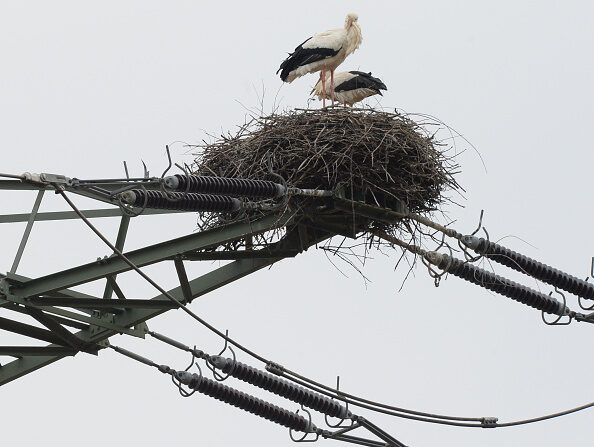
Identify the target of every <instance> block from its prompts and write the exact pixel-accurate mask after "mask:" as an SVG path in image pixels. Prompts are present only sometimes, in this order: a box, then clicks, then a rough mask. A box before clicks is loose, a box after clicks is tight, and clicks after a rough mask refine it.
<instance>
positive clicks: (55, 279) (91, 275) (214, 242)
mask: <svg viewBox="0 0 594 447" xmlns="http://www.w3.org/2000/svg"><path fill="white" fill-rule="evenodd" d="M290 220H291V217H290V216H288V215H285V216H277V215H269V216H265V217H263V218H262V219H259V220H257V221H254V222H242V223H237V224H233V225H227V226H224V227H218V228H214V229H212V230H207V231H203V232H200V233H195V234H191V235H188V236H183V237H180V238H177V239H173V240H170V241H166V242H162V243H159V244H155V245H150V246H148V247H145V248H141V249H139V250H134V251H130V252H127V253H125V254H126V256H127V257H128V259H130V261H132V262H133V263H134V264H136V265H137V266H139V267H142V266H145V265H149V264H154V263H156V262H159V261H162V260H164V259H168V258H172V257H175V256H179V255H182V254H184V253H186V252H190V251H196V250H201V249H205V248H209V247H216V246H219V245H222V244H224V243H226V242H229V241H233V240H236V239H239V238H242V237H245V236H247V235H250V234H251V235H253V234H258V233H261V232H264V231H268V230H271V229H274V228H279V227H282V226H284V225H286V224H287V223H288V222H289V221H290ZM129 270H130V266H129V265H128V264H126V263H125V262H124V261H123V260H122V259H121V258H119V257H111V258H105V259H101V260H100V261H95V262H91V263H88V264H85V265H81V266H79V267H75V268H72V269H68V270H64V271H61V272H57V273H53V274H51V275H47V276H42V277H40V278H37V279H32V280H30V281H26V282H25V283H20V284H16V283H15V284H13V285H12V287H11V290H10V293H11V294H12V295H16V296H19V297H22V298H26V297H30V296H38V295H41V294H45V293H50V292H53V291H56V290H62V289H66V288H69V287H74V286H77V285H79V284H83V283H87V282H90V281H94V280H97V279H100V278H104V277H106V276H112V275H115V274H118V273H123V272H126V271H129ZM8 280H9V282H10V278H8Z"/></svg>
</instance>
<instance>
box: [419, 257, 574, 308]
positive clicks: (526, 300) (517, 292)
mask: <svg viewBox="0 0 594 447" xmlns="http://www.w3.org/2000/svg"><path fill="white" fill-rule="evenodd" d="M427 260H428V261H429V262H431V263H433V264H435V265H437V266H438V267H439V268H440V269H443V270H445V271H447V272H448V273H450V274H452V275H454V276H458V277H459V278H462V279H465V280H466V281H468V282H471V283H473V284H476V285H478V286H481V287H484V288H485V289H488V290H492V291H493V292H496V293H499V294H500V295H503V296H506V297H508V298H511V299H512V300H515V301H518V302H520V303H522V304H526V305H528V306H531V307H534V308H535V309H538V310H541V311H543V312H546V313H549V314H555V315H563V314H564V312H565V305H564V304H563V303H562V302H560V301H557V300H556V299H554V298H552V297H550V296H548V295H545V294H544V293H540V292H538V291H536V290H534V289H531V288H529V287H526V286H523V285H521V284H518V283H517V282H514V281H511V280H509V279H507V278H504V277H502V276H499V275H496V274H495V273H491V272H489V271H487V270H483V269H481V268H478V267H476V266H475V265H473V264H469V263H467V262H463V261H460V260H459V259H456V258H452V257H451V256H448V255H443V254H439V253H435V252H430V253H428V254H427Z"/></svg>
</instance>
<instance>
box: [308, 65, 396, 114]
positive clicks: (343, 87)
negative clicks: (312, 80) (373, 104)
mask: <svg viewBox="0 0 594 447" xmlns="http://www.w3.org/2000/svg"><path fill="white" fill-rule="evenodd" d="M325 81H326V82H324V83H322V80H321V79H320V80H319V81H318V83H317V84H316V85H315V87H314V88H313V90H312V91H311V93H312V94H315V95H316V96H317V97H318V99H323V98H324V97H325V96H327V95H328V93H327V92H328V90H330V93H334V97H335V98H336V100H337V101H339V102H341V103H343V104H344V105H345V106H346V105H347V104H348V105H350V106H351V107H352V106H353V104H355V103H356V102H359V101H362V100H364V99H365V98H367V97H369V96H373V95H381V94H382V92H381V90H388V88H387V87H386V85H385V84H384V83H383V82H382V81H381V80H380V79H379V78H374V77H373V76H371V73H364V72H362V71H342V72H340V73H336V74H335V75H334V89H332V87H331V86H330V85H329V82H328V81H330V79H328V77H327V76H326V80H325ZM323 84H325V85H323Z"/></svg>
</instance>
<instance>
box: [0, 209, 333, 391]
mask: <svg viewBox="0 0 594 447" xmlns="http://www.w3.org/2000/svg"><path fill="white" fill-rule="evenodd" d="M288 225H289V226H290V227H287V228H290V229H289V230H287V233H286V235H285V236H284V237H283V238H282V239H281V240H280V241H279V242H276V243H274V244H271V245H270V246H269V247H267V248H266V249H260V250H254V251H253V257H245V258H243V256H241V258H240V259H236V260H235V261H233V262H230V263H228V264H226V265H224V266H222V267H219V268H217V269H215V270H213V271H211V272H209V273H206V274H204V275H202V276H200V277H198V278H195V279H193V280H191V281H187V278H185V281H184V280H182V278H181V276H180V286H178V287H176V288H173V289H171V290H169V293H171V294H172V295H173V296H174V297H175V298H176V299H178V300H179V301H181V302H182V303H188V302H190V301H191V300H192V299H194V298H196V297H199V296H202V295H204V294H206V293H208V292H211V291H213V290H216V289H218V288H220V287H222V286H224V285H226V284H229V283H230V282H233V281H236V280H238V279H240V278H242V277H244V276H246V275H249V274H251V273H254V272H256V271H258V270H260V269H262V268H264V267H267V266H270V265H271V264H273V263H275V262H277V261H279V260H281V259H283V258H285V257H292V256H295V255H296V254H297V253H299V252H301V251H303V250H304V249H307V248H308V247H309V246H311V245H314V244H316V243H318V242H320V241H322V240H324V239H326V238H328V237H330V236H332V234H330V233H327V232H320V231H317V232H315V233H311V234H310V233H308V230H307V228H306V229H303V228H299V227H300V226H299V225H294V224H293V218H292V217H291V216H288V215H284V216H278V215H268V216H265V217H263V218H261V219H259V220H256V221H253V222H239V223H235V224H231V225H227V226H223V227H218V228H215V229H212V230H208V231H204V232H201V233H196V234H192V235H189V236H183V237H181V238H177V239H173V240H170V241H167V242H163V243H159V244H154V245H151V246H148V247H145V248H142V249H139V250H134V251H130V252H127V253H126V256H127V257H128V258H129V259H131V260H132V261H133V262H134V263H136V264H137V265H139V266H143V265H149V264H153V263H157V262H162V261H166V260H174V261H175V262H176V266H177V267H178V273H180V270H179V267H180V263H181V268H183V263H182V261H181V260H182V259H184V258H186V257H190V258H191V257H192V256H193V255H194V256H195V255H196V253H197V251H199V250H204V249H206V248H214V247H218V246H220V245H222V244H224V243H226V242H229V241H232V240H237V239H240V238H244V237H247V236H250V235H255V234H259V233H262V232H265V231H269V230H272V229H275V228H281V227H285V226H288ZM304 233H305V234H306V238H305V240H304ZM238 253H243V251H241V252H238ZM246 256H247V255H246ZM128 270H130V268H129V266H128V265H127V264H125V263H123V262H122V261H121V259H120V258H118V257H110V258H104V259H101V260H99V261H96V262H92V263H88V264H84V265H81V266H78V267H74V268H71V269H68V270H64V271H61V272H57V273H54V274H50V275H46V276H43V277H40V278H35V279H29V278H25V277H23V276H20V275H15V274H7V275H6V276H4V275H1V276H0V278H3V279H2V282H3V283H4V286H5V287H4V289H3V293H4V297H5V298H4V299H0V307H1V306H2V304H3V303H4V304H7V306H6V307H7V309H11V308H12V307H14V306H17V307H18V308H19V309H20V310H19V311H21V312H22V310H23V309H25V310H26V309H27V308H29V309H35V310H36V311H37V312H42V313H43V314H44V315H45V314H53V315H60V316H61V317H51V318H55V319H56V320H57V318H62V317H66V319H64V318H62V321H60V320H57V321H58V323H56V324H59V323H62V324H64V322H65V321H66V322H67V321H68V319H72V320H73V321H74V320H75V321H78V322H81V321H82V322H86V323H88V324H89V326H88V327H87V328H85V329H82V330H80V331H79V332H77V333H75V334H73V337H76V339H77V340H80V343H81V345H83V346H85V347H87V349H86V351H87V352H90V351H91V352H92V348H93V346H94V347H95V349H100V348H101V347H104V346H106V345H105V342H106V340H107V339H108V338H109V337H111V336H112V335H114V334H117V333H126V334H129V335H135V336H144V332H142V333H138V331H136V330H135V329H132V328H133V327H136V326H137V325H142V324H143V323H145V322H146V321H147V320H149V319H151V318H154V317H156V316H158V315H160V314H162V313H164V312H166V311H167V310H170V309H172V308H175V306H172V305H171V302H170V301H168V300H167V298H166V297H165V296H163V295H157V296H155V297H153V298H152V300H150V301H151V302H150V303H144V301H145V300H128V299H126V300H121V299H114V300H105V301H109V303H106V304H110V305H112V306H113V307H114V308H115V309H116V310H117V312H115V313H114V315H109V317H110V318H109V319H108V320H105V319H103V320H101V319H99V318H97V316H93V315H92V316H85V315H82V314H79V313H75V312H71V311H67V310H64V309H60V308H58V307H55V306H51V305H44V304H45V303H44V299H43V296H41V297H40V295H44V294H49V295H51V296H52V297H55V300H59V299H60V297H61V298H62V299H63V300H64V302H63V303H62V304H65V303H68V300H72V301H71V304H72V305H73V306H72V307H74V308H76V304H77V300H89V304H91V303H93V302H94V301H95V300H100V298H97V297H92V296H89V295H86V294H83V293H80V292H76V291H73V290H70V289H69V288H70V287H74V286H76V285H80V284H83V283H86V282H90V281H94V280H97V279H102V278H109V277H113V276H114V275H116V274H118V273H122V272H125V271H128ZM184 272H185V270H184ZM186 281H187V282H186ZM134 301H137V302H136V303H134ZM128 302H130V303H131V305H130V306H129V307H126V303H128ZM54 303H56V305H60V302H59V301H54V302H52V300H51V299H49V300H48V301H47V304H54ZM23 306H25V307H23ZM81 307H85V306H81ZM98 307H103V306H98ZM12 310H14V309H12ZM78 310H82V309H78ZM54 328H55V325H54ZM20 329H22V331H26V329H27V328H20ZM91 329H94V330H91ZM32 331H33V332H35V334H37V335H39V334H41V335H48V333H49V334H54V332H52V331H47V330H46V329H38V331H35V330H32ZM44 331H47V332H44ZM21 333H23V332H21ZM25 333H26V332H25ZM52 339H54V338H52ZM0 352H4V354H5V355H14V356H18V358H17V359H16V360H13V361H12V362H10V363H8V364H6V365H3V366H1V367H0V385H3V384H6V383H8V382H10V381H12V380H15V379H17V378H19V377H22V376H23V375H25V374H28V373H31V372H33V371H35V370H37V369H39V368H42V367H44V366H46V365H49V364H51V363H54V362H56V361H58V360H60V359H61V358H64V357H66V356H71V355H74V354H75V353H76V352H78V350H77V349H73V348H72V346H68V345H65V343H61V344H56V343H53V344H50V345H48V346H46V347H18V346H17V347H14V346H12V347H10V346H8V347H4V351H1V350H0ZM46 354H47V355H46Z"/></svg>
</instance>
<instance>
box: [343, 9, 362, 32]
mask: <svg viewBox="0 0 594 447" xmlns="http://www.w3.org/2000/svg"><path fill="white" fill-rule="evenodd" d="M358 19H359V16H358V15H357V14H355V13H354V12H351V13H349V14H347V16H346V20H345V21H344V27H345V29H349V28H350V27H351V25H352V24H353V22H356V21H357V20H358Z"/></svg>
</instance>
